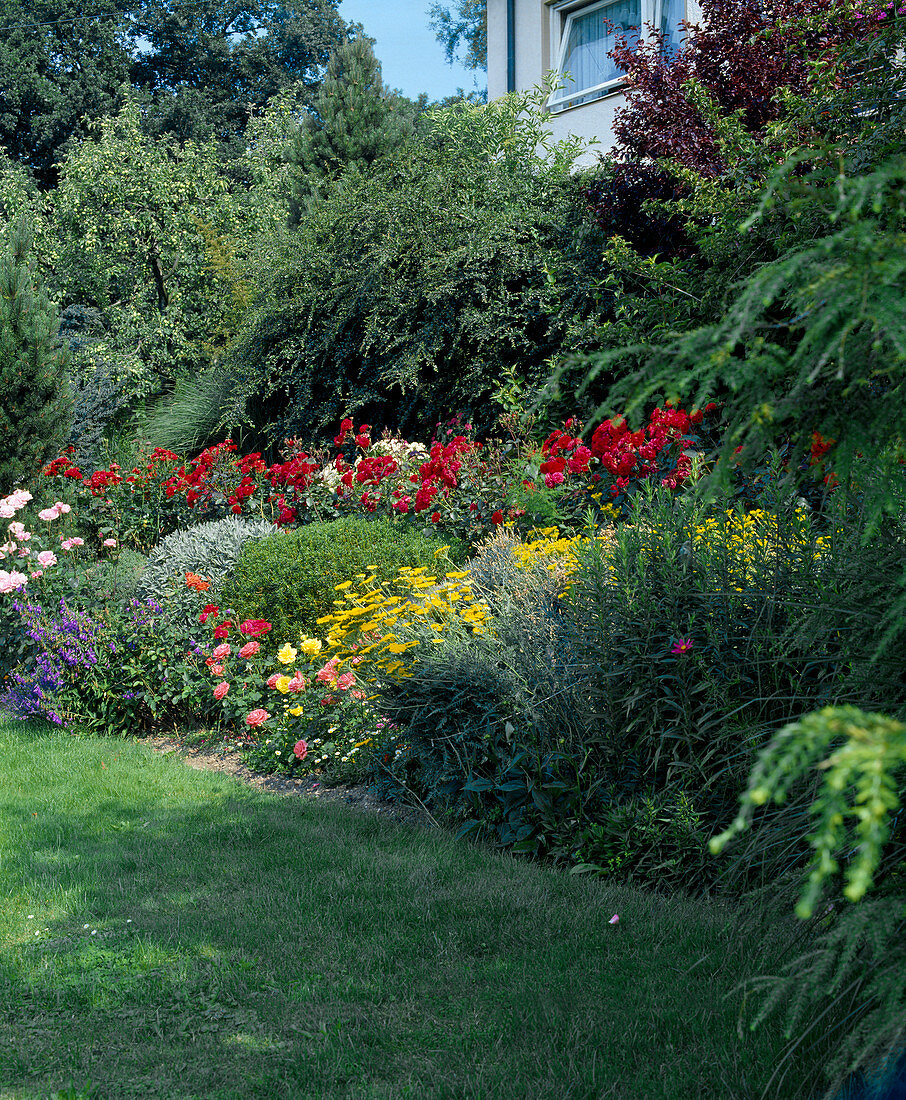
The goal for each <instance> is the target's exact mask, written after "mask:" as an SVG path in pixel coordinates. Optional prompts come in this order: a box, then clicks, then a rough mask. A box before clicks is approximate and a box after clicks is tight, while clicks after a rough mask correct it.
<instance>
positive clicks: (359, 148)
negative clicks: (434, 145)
mask: <svg viewBox="0 0 906 1100" xmlns="http://www.w3.org/2000/svg"><path fill="white" fill-rule="evenodd" d="M418 111H419V105H418V104H415V103H413V102H412V101H411V100H407V99H406V98H405V97H403V96H400V95H396V94H395V93H393V92H391V91H389V89H387V88H385V86H384V84H383V82H382V80H381V65H380V62H379V61H378V59H377V58H376V57H375V56H374V49H373V40H372V39H370V38H367V37H366V36H365V35H363V34H361V33H358V34H356V35H355V36H354V37H352V38H350V39H348V40H347V41H346V42H343V43H342V44H341V45H339V46H338V47H337V48H336V49H335V50H334V51H333V53H332V54H331V56H330V60H329V61H328V63H327V74H326V76H325V77H324V82H323V84H322V85H321V88H320V90H319V92H318V97H317V99H316V101H315V110H314V113H313V114H310V115H307V116H306V117H305V118H304V120H303V121H302V124H301V125H300V127H299V131H298V133H297V135H296V139H295V142H294V145H293V149H292V152H291V154H290V157H291V160H292V163H293V165H294V167H295V169H296V170H295V172H294V173H293V183H292V196H291V221H292V222H293V223H294V224H296V223H298V220H299V214H300V212H301V211H302V210H303V209H304V208H305V207H306V206H307V205H308V204H309V203H310V201H311V199H312V198H314V197H316V196H317V195H319V194H323V192H324V190H325V188H326V186H327V185H328V184H329V182H330V181H331V180H332V179H336V178H337V177H338V176H339V175H341V174H342V173H343V172H344V171H347V170H349V169H354V170H362V169H366V168H368V167H370V165H372V164H373V163H374V162H375V161H376V160H378V159H379V158H380V157H383V156H386V155H387V154H388V153H392V152H393V151H394V150H395V149H398V148H399V147H400V145H401V144H402V143H403V142H404V141H405V140H406V138H407V137H409V136H410V135H411V134H412V133H413V132H414V129H415V117H416V115H417V113H418Z"/></svg>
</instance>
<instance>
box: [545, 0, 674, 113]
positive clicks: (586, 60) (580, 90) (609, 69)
mask: <svg viewBox="0 0 906 1100" xmlns="http://www.w3.org/2000/svg"><path fill="white" fill-rule="evenodd" d="M685 6H686V5H685V0H596V2H593V3H589V2H588V0H561V2H560V3H558V4H556V5H554V6H553V7H552V8H551V21H552V24H551V43H552V48H553V51H554V54H555V58H556V61H555V65H554V68H555V70H556V71H557V72H558V73H561V74H562V75H563V81H562V87H560V88H558V89H556V90H555V91H554V93H553V95H552V96H551V98H550V99H549V100H548V109H549V110H551V111H562V110H565V109H566V108H567V107H577V106H578V105H579V104H580V103H588V102H590V101H591V100H593V99H598V98H599V97H600V96H602V95H606V94H607V93H608V92H610V91H613V90H614V89H615V88H616V87H618V86H619V84H620V83H621V81H622V79H623V70H622V69H621V68H620V67H619V66H618V65H617V64H616V62H615V61H614V60H613V58H611V57H608V56H607V55H608V54H609V53H610V51H611V50H613V49H614V47H615V46H616V45H617V41H618V39H620V38H626V39H627V40H628V41H629V43H630V44H632V43H633V42H638V41H639V38H640V35H641V34H643V33H645V29H646V28H648V27H659V28H660V30H661V32H662V33H663V35H664V42H665V46H666V48H668V49H675V48H676V46H678V45H679V41H680V31H679V29H678V24H679V22H680V21H681V20H682V19H684V18H685ZM567 74H568V75H567ZM570 77H571V78H572V79H570Z"/></svg>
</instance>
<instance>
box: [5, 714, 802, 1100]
mask: <svg viewBox="0 0 906 1100" xmlns="http://www.w3.org/2000/svg"><path fill="white" fill-rule="evenodd" d="M0 791H2V794H0V798H2V813H0V927H2V948H0V1015H2V1027H0V1097H2V1098H3V1100H13V1098H15V1100H39V1098H40V1100H44V1098H45V1097H49V1096H52V1095H53V1094H54V1093H55V1092H56V1091H57V1090H68V1091H63V1092H61V1096H65V1097H67V1098H82V1097H88V1096H90V1097H92V1098H95V1097H97V1098H110V1100H126V1098H128V1097H141V1098H142V1100H151V1098H166V1100H193V1098H205V1100H209V1098H210V1100H213V1098H217V1100H227V1098H243V1100H244V1098H250V1097H262V1098H264V1097H267V1098H272V1097H281V1098H282V1097H356V1098H359V1097H361V1098H378V1097H388V1098H389V1097H420V1098H422V1097H476V1098H478V1097H481V1098H485V1097H513V1098H517V1097H518V1098H525V1097H539V1098H540V1097H543V1098H551V1100H554V1098H563V1100H566V1098H569V1100H579V1098H584V1097H588V1098H591V1097H596V1098H598V1097H600V1098H604V1097H607V1098H614V1100H620V1098H624V1100H640V1098H645V1100H660V1098H663V1100H689V1098H691V1097H696V1098H706V1097H714V1098H720V1100H728V1098H733V1100H743V1098H747V1097H752V1098H755V1097H759V1096H761V1095H762V1092H763V1091H764V1090H765V1088H766V1086H768V1084H769V1081H771V1080H772V1078H773V1081H772V1084H771V1085H770V1091H769V1093H768V1095H779V1096H783V1097H794V1096H799V1095H802V1096H809V1095H814V1093H815V1090H816V1087H817V1085H816V1082H817V1081H818V1080H819V1065H820V1061H821V1055H822V1052H821V1051H820V1050H817V1049H811V1050H805V1049H803V1048H800V1050H799V1051H798V1052H797V1059H798V1061H797V1062H796V1063H795V1064H792V1065H788V1066H787V1065H784V1066H783V1067H782V1068H781V1070H780V1072H779V1073H775V1071H776V1070H777V1069H778V1065H780V1063H781V1061H782V1055H783V1050H784V1046H785V1040H784V1039H783V1036H782V1035H781V1034H780V1032H779V1029H777V1028H776V1027H774V1026H773V1025H767V1026H765V1027H762V1028H759V1029H758V1030H757V1031H755V1032H754V1033H752V1032H750V1030H749V1028H748V1026H747V1024H748V1021H749V1019H750V1018H751V1015H752V1012H753V998H752V997H751V996H749V997H748V998H747V997H745V996H744V994H743V992H741V991H740V989H739V985H740V983H741V982H742V981H743V980H744V979H745V978H746V977H748V976H751V975H755V974H759V973H764V972H766V971H771V970H773V969H774V968H775V967H776V966H777V964H778V959H779V957H780V956H782V955H783V954H784V953H785V952H786V951H787V950H788V949H790V948H791V946H792V945H791V942H790V941H791V937H792V934H793V926H792V923H791V922H790V923H788V922H787V921H786V920H785V919H778V918H776V917H773V918H772V917H770V916H769V915H768V914H767V913H765V912H761V913H758V914H754V913H750V914H748V915H744V914H742V913H741V912H740V911H739V910H738V909H736V908H734V907H731V906H729V905H727V904H725V903H718V902H713V901H704V900H690V899H688V898H683V897H679V896H659V895H658V894H656V893H653V892H644V891H638V890H634V889H630V888H625V887H613V886H608V885H605V884H603V883H601V882H599V881H594V880H589V879H584V878H577V877H570V876H569V875H566V874H564V873H562V872H559V871H556V870H553V869H551V868H549V867H544V866H540V865H536V864H531V863H527V862H522V861H519V860H517V859H515V858H513V857H512V856H510V855H502V854H499V853H495V852H492V851H489V850H484V849H481V848H478V847H475V846H470V845H468V844H466V843H465V842H462V841H460V842H456V841H454V840H453V839H452V838H451V837H450V836H449V835H447V834H446V833H443V832H441V831H433V830H432V831H428V830H421V829H418V828H415V827H406V826H401V825H398V824H395V823H392V822H388V821H385V820H382V819H380V818H377V817H373V816H365V815H362V814H356V813H355V812H353V811H351V810H349V809H348V808H346V807H344V806H337V805H327V804H319V803H306V802H304V801H303V800H302V799H298V798H292V797H282V798H281V797H279V796H275V795H271V794H263V793H261V792H258V791H255V790H252V789H250V788H248V787H244V786H242V785H241V784H240V783H238V782H237V781H236V780H233V779H230V778H227V777H224V776H221V775H216V774H211V773H207V772H200V771H195V770H192V769H190V768H187V767H186V766H185V764H183V763H181V762H180V761H179V760H178V759H173V758H169V757H163V756H160V755H157V754H155V753H154V752H153V751H151V750H150V749H149V748H148V747H147V746H145V745H142V744H141V742H139V741H125V740H124V741H121V740H111V739H101V738H85V737H74V736H72V735H70V734H67V733H65V732H61V731H59V730H56V729H53V728H52V727H49V726H44V725H31V726H30V725H27V724H22V723H7V724H0ZM614 913H618V914H619V918H620V919H619V923H617V924H611V923H610V920H611V917H612V916H613V914H614ZM799 946H800V947H801V944H800V945H799ZM812 1059H814V1060H812Z"/></svg>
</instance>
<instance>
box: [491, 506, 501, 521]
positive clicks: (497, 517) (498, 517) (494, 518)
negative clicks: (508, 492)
mask: <svg viewBox="0 0 906 1100" xmlns="http://www.w3.org/2000/svg"><path fill="white" fill-rule="evenodd" d="M491 523H503V512H501V510H500V509H499V508H498V509H497V511H496V512H495V513H494V514H493V515H492V516H491Z"/></svg>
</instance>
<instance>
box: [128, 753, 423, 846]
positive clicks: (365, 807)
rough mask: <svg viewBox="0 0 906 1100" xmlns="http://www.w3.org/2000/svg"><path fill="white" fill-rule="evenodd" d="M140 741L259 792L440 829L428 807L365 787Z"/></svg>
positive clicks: (223, 755) (235, 755) (233, 756)
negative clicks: (380, 795) (386, 798)
mask: <svg viewBox="0 0 906 1100" xmlns="http://www.w3.org/2000/svg"><path fill="white" fill-rule="evenodd" d="M141 742H142V744H145V745H149V746H150V747H151V748H152V749H154V751H155V752H159V753H161V754H162V755H165V756H172V755H177V756H179V757H180V759H182V760H184V761H185V763H186V764H188V765H189V767H190V768H199V769H202V770H204V771H211V772H224V773H225V774H227V775H231V776H233V777H234V778H236V779H238V780H240V781H241V782H243V783H247V784H248V785H249V786H250V787H257V788H258V790H260V791H270V792H271V794H279V795H295V796H297V797H301V798H307V799H319V800H323V801H327V802H344V803H346V805H347V806H351V807H352V808H353V809H354V810H358V811H360V812H362V813H372V814H379V815H380V816H381V817H385V818H388V819H389V820H391V821H397V822H400V823H401V824H405V825H420V826H422V827H424V828H427V829H433V828H438V825H437V822H436V821H435V820H434V819H433V818H432V817H431V815H430V814H429V813H428V812H427V811H426V810H423V809H421V808H419V807H413V806H404V805H399V804H397V803H395V802H386V801H384V800H383V799H380V798H377V797H376V796H375V795H374V794H372V793H371V791H370V790H369V788H368V787H366V786H337V787H326V786H324V785H323V784H322V783H320V782H319V781H318V780H316V779H312V778H311V777H309V776H305V777H300V778H298V779H292V778H288V777H286V776H278V775H262V774H261V773H260V772H254V771H252V770H251V769H250V768H248V767H247V766H246V765H245V764H244V763H243V761H242V757H241V756H240V754H239V753H238V752H235V751H230V750H227V749H223V748H218V747H216V746H215V747H212V746H210V745H189V744H186V743H185V742H184V741H180V740H178V739H177V738H175V737H163V736H160V735H154V736H151V737H143V738H141Z"/></svg>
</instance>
